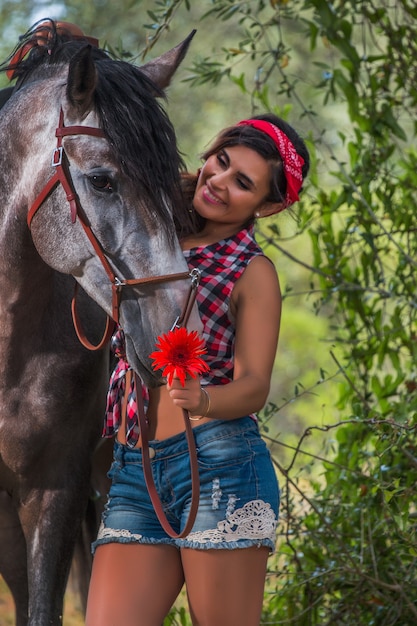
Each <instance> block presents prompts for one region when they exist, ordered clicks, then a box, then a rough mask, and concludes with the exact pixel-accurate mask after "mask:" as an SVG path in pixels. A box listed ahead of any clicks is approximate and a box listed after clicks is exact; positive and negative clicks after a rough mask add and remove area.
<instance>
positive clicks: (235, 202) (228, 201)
mask: <svg viewBox="0 0 417 626" xmlns="http://www.w3.org/2000/svg"><path fill="white" fill-rule="evenodd" d="M270 180H271V167H270V165H269V163H268V162H267V161H266V160H265V159H264V158H263V157H261V156H260V155H259V154H258V153H257V152H255V150H252V149H251V148H247V147H246V146H233V147H228V148H224V149H223V150H221V151H220V152H217V153H216V154H213V155H212V156H210V157H209V158H208V159H207V161H206V162H205V164H204V166H203V168H202V170H201V173H200V176H199V179H198V182H197V187H196V190H195V194H194V200H193V205H194V208H195V210H196V211H197V213H199V215H201V217H203V218H205V219H206V220H208V221H212V222H217V223H219V224H220V223H222V224H225V225H226V224H228V225H229V226H231V227H232V226H233V227H236V228H237V230H240V228H241V226H243V224H245V223H246V222H247V221H248V219H250V218H253V217H254V214H255V212H256V211H259V210H260V209H261V208H262V207H263V206H264V205H265V204H266V202H265V199H266V198H267V197H268V195H269V192H270Z"/></svg>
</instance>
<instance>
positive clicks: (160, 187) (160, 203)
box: [0, 20, 195, 236]
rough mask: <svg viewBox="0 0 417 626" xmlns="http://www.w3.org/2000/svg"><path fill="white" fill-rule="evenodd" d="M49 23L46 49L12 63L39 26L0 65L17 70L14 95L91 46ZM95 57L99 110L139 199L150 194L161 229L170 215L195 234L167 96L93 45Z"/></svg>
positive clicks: (138, 71) (183, 231) (39, 47)
mask: <svg viewBox="0 0 417 626" xmlns="http://www.w3.org/2000/svg"><path fill="white" fill-rule="evenodd" d="M50 22H51V26H50V29H51V34H50V36H48V39H47V40H45V45H34V46H33V44H32V49H31V50H30V53H29V54H28V55H27V56H26V57H25V58H22V59H19V60H18V62H16V61H14V59H16V52H18V51H19V50H20V49H24V46H25V45H27V44H28V43H30V42H33V41H34V37H36V28H37V25H36V24H35V25H34V26H33V27H32V28H31V29H30V30H29V31H27V33H25V35H23V36H22V37H21V38H20V42H19V44H18V45H17V46H16V48H15V49H14V51H13V52H12V54H11V55H10V56H9V57H8V59H7V60H6V61H5V62H4V63H2V64H1V65H0V71H6V72H7V71H8V72H10V70H11V69H12V70H13V72H14V74H13V78H14V77H16V78H17V82H16V86H15V91H18V90H20V89H21V88H22V86H24V85H25V84H26V83H28V82H33V81H34V80H38V79H41V78H48V77H52V76H54V75H55V74H56V73H57V72H58V71H60V70H61V69H62V66H63V64H66V63H69V62H70V61H71V59H72V57H73V56H74V55H75V54H76V53H77V52H78V51H79V50H80V49H81V48H82V47H84V46H86V45H90V46H91V44H90V43H89V42H88V38H81V37H79V38H73V37H71V36H68V35H63V34H60V33H59V32H57V30H56V28H55V23H54V22H53V21H52V20H50ZM38 28H39V27H38ZM43 28H44V27H43ZM46 44H47V45H46ZM91 52H92V58H93V60H94V63H95V66H96V69H97V74H98V83H97V87H96V92H95V106H96V111H97V114H98V116H99V119H100V123H101V126H102V128H103V130H104V132H105V134H106V137H107V139H108V141H109V143H110V145H111V148H112V150H113V151H114V154H115V156H116V158H117V160H118V162H119V164H120V167H121V169H122V171H123V172H124V173H125V174H126V176H128V177H129V178H130V179H131V180H132V181H133V182H134V183H135V184H137V185H138V188H140V190H141V196H142V197H143V194H145V195H146V197H147V199H148V203H147V204H148V207H149V209H150V211H151V212H152V213H153V215H154V216H156V217H157V218H158V220H159V221H160V223H161V227H166V228H167V230H168V231H169V228H168V227H169V220H168V219H167V218H168V213H167V211H172V214H173V217H174V222H175V226H176V230H177V234H178V235H180V236H183V235H186V234H188V233H189V232H193V231H194V230H195V226H194V222H193V219H192V214H191V213H190V211H189V210H188V208H189V207H188V206H187V204H186V202H185V201H184V198H183V195H182V191H181V181H180V174H181V172H182V171H183V170H184V162H183V160H182V158H181V156H180V154H179V151H178V148H177V141H176V135H175V130H174V128H173V126H172V123H171V122H170V120H169V118H168V115H167V113H166V112H165V110H164V108H163V107H162V106H161V104H160V103H159V102H158V100H157V98H160V99H166V96H165V94H164V92H163V91H162V90H161V89H160V88H159V87H158V86H157V85H156V84H155V83H154V82H153V81H152V80H151V79H150V78H149V77H148V76H147V75H146V74H145V73H144V72H142V71H141V69H140V67H137V66H135V65H133V64H132V63H130V62H127V61H123V60H121V59H118V58H116V57H115V56H114V55H111V54H110V53H109V52H108V51H105V50H103V49H101V48H98V47H96V46H94V45H93V46H91ZM169 232H170V233H171V234H172V231H169Z"/></svg>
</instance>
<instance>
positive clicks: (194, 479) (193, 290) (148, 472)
mask: <svg viewBox="0 0 417 626" xmlns="http://www.w3.org/2000/svg"><path fill="white" fill-rule="evenodd" d="M191 279H192V281H191V286H190V291H189V294H188V299H187V302H186V305H185V307H184V312H183V314H182V315H181V316H180V317H179V318H178V320H176V322H175V324H174V326H173V328H174V327H177V328H179V327H180V326H186V325H187V322H188V319H189V316H190V313H191V310H192V307H193V305H194V302H195V298H196V295H197V288H198V284H199V281H200V272H199V271H198V270H196V269H194V270H192V271H191ZM134 381H135V389H136V403H137V407H138V416H139V426H140V434H141V444H142V467H143V473H144V476H145V482H146V487H147V489H148V493H149V497H150V499H151V501H152V504H153V507H154V509H155V513H156V515H157V517H158V519H159V522H160V524H161V526H162V528H163V529H164V530H165V532H166V533H167V535H169V536H170V537H172V538H173V539H181V538H182V537H186V536H187V535H188V534H189V533H190V531H191V529H192V527H193V526H194V522H195V518H196V515H197V511H198V505H199V503H200V477H199V474H198V459H197V449H196V445H195V439H194V432H193V428H192V426H191V422H190V419H189V417H190V414H189V412H188V411H187V410H186V409H183V410H182V414H183V418H184V424H185V435H186V438H187V443H188V452H189V455H190V470H191V506H190V510H189V513H188V518H187V521H186V523H185V526H184V528H183V530H182V531H181V532H179V533H176V532H175V530H174V529H173V528H172V526H171V524H170V523H169V521H168V519H167V516H166V515H165V511H164V508H163V506H162V502H161V499H160V497H159V494H158V491H157V489H156V486H155V481H154V479H153V474H152V466H151V459H150V456H149V439H148V422H147V420H146V416H145V409H144V405H143V397H142V393H141V389H142V384H141V381H140V378H139V376H138V375H137V374H136V372H135V373H134ZM125 389H126V390H125V393H128V388H127V385H126V388H125Z"/></svg>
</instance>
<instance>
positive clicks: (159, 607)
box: [86, 543, 184, 626]
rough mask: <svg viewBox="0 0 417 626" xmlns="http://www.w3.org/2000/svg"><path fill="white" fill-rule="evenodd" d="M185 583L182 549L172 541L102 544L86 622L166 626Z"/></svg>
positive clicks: (96, 557) (90, 624) (108, 625)
mask: <svg viewBox="0 0 417 626" xmlns="http://www.w3.org/2000/svg"><path fill="white" fill-rule="evenodd" d="M183 583H184V575H183V570H182V563H181V557H180V553H179V550H178V549H177V548H175V547H173V546H168V545H163V544H159V545H147V544H145V545H141V544H132V543H130V544H121V543H107V544H103V545H100V546H98V547H97V549H96V551H95V554H94V560H93V569H92V574H91V581H90V589H89V594H88V603H87V613H86V626H161V624H162V622H163V619H164V617H165V616H166V615H167V613H168V612H169V610H170V608H171V606H172V605H173V603H174V602H175V599H176V597H177V595H178V594H179V592H180V590H181V588H182V586H183Z"/></svg>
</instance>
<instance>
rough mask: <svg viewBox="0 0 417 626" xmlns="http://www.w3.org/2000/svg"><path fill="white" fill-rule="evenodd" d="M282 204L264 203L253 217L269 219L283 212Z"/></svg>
mask: <svg viewBox="0 0 417 626" xmlns="http://www.w3.org/2000/svg"><path fill="white" fill-rule="evenodd" d="M284 208H285V207H284V203H283V202H265V203H264V204H263V205H262V206H260V207H259V208H258V209H257V210H256V211H255V217H269V216H270V215H275V213H280V211H283V210H284Z"/></svg>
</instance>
